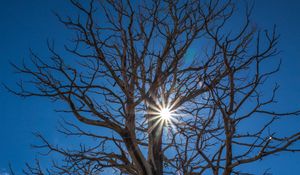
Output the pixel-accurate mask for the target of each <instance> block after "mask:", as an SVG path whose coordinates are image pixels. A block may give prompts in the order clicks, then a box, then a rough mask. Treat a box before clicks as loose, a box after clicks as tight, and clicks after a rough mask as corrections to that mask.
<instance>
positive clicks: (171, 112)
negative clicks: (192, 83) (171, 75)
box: [148, 99, 179, 132]
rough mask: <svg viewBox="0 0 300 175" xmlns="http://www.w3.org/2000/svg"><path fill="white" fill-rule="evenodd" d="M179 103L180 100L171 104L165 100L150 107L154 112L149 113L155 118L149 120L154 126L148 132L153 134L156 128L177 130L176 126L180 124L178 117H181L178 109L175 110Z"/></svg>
mask: <svg viewBox="0 0 300 175" xmlns="http://www.w3.org/2000/svg"><path fill="white" fill-rule="evenodd" d="M177 102H178V100H175V101H173V102H172V103H170V102H166V101H165V100H164V99H163V100H162V101H160V102H159V103H157V104H156V105H150V108H151V109H152V110H151V111H150V112H149V111H148V113H149V114H151V115H153V116H152V117H151V118H149V119H148V120H149V121H153V122H154V124H153V125H152V127H150V128H149V130H148V132H152V130H153V129H155V128H164V127H170V128H172V129H175V125H176V123H178V119H177V117H178V116H179V114H178V108H177V109H176V108H175V106H176V104H177Z"/></svg>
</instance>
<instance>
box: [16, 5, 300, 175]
mask: <svg viewBox="0 0 300 175" xmlns="http://www.w3.org/2000/svg"><path fill="white" fill-rule="evenodd" d="M70 2H71V4H72V5H73V6H74V7H75V8H76V9H77V10H78V11H79V14H80V15H79V16H76V17H61V16H60V15H57V17H58V19H59V20H60V22H62V23H63V24H64V25H65V26H66V27H67V28H68V29H70V30H72V31H74V33H75V35H74V38H73V42H72V44H70V45H68V46H66V47H65V49H66V51H67V52H68V53H70V54H69V56H68V57H66V56H62V55H60V54H59V53H57V52H56V51H55V49H54V47H53V45H52V44H51V43H49V44H48V47H49V51H50V52H51V55H52V56H51V57H50V58H46V59H45V58H41V57H39V56H38V55H36V54H34V53H32V63H33V64H27V63H24V64H23V65H21V66H15V68H16V69H17V70H18V71H19V72H21V73H23V75H28V77H29V78H30V81H28V82H26V83H22V82H21V83H19V86H20V90H11V91H12V92H14V93H16V94H17V95H19V96H22V97H30V96H41V97H46V98H49V99H52V100H54V101H59V102H61V103H63V104H64V105H65V108H64V109H61V110H60V112H64V113H71V114H72V116H74V118H75V119H77V121H79V122H74V121H73V122H72V120H68V121H65V122H64V124H63V125H62V126H61V127H60V129H59V131H60V132H61V133H63V134H66V135H68V136H84V137H89V138H94V142H95V143H96V146H94V145H88V144H84V143H82V144H81V145H80V148H79V149H75V148H69V149H66V148H61V147H59V146H58V145H53V144H51V143H49V142H48V141H47V140H46V139H45V138H44V137H42V136H41V135H37V136H38V137H39V138H40V139H41V140H42V143H43V144H42V145H39V146H37V147H39V148H47V149H48V150H49V152H48V153H53V152H55V153H58V154H60V155H62V157H63V160H61V161H59V162H54V163H53V165H52V166H51V167H50V168H49V169H47V170H46V171H44V172H43V169H42V168H41V166H40V164H39V161H38V160H37V164H36V166H31V165H27V167H28V168H27V170H26V171H24V172H25V173H26V174H39V175H42V174H65V175H67V174H72V175H74V174H91V175H92V174H100V173H101V172H102V171H105V170H107V169H109V170H114V171H115V173H116V174H139V175H142V174H143V175H159V174H186V175H188V174H203V173H211V174H214V175H217V174H223V175H228V174H242V173H244V172H242V169H241V168H239V166H240V165H242V164H247V163H252V162H255V161H257V160H261V159H263V158H264V157H266V156H269V155H273V154H275V153H278V152H286V151H299V149H298V148H296V147H295V146H293V144H294V143H295V142H298V140H299V139H300V132H298V133H292V134H291V135H284V136H281V137H280V136H279V135H278V134H276V133H275V131H273V130H272V124H273V123H274V122H275V121H278V120H279V119H281V118H283V117H287V116H294V115H298V114H299V111H295V112H284V113H279V112H276V111H273V109H272V108H271V107H272V104H273V103H274V102H275V95H276V91H277V89H278V86H277V85H275V87H274V88H273V90H272V91H270V90H267V89H266V88H265V87H266V86H265V85H266V84H265V81H266V80H267V78H268V77H270V76H271V75H272V74H274V73H276V72H277V71H278V70H279V66H280V62H278V61H276V57H274V56H276V55H277V54H278V52H277V49H276V46H277V42H278V35H277V34H276V30H275V27H274V29H273V30H271V31H260V30H258V29H257V28H256V27H255V25H254V24H252V23H251V22H250V13H251V9H252V8H249V6H247V5H246V6H245V14H244V17H243V19H244V20H243V22H244V24H241V25H240V26H238V25H237V23H236V22H233V21H234V20H235V19H236V15H239V16H240V13H239V12H238V11H237V4H236V3H237V2H234V1H230V0H228V1H218V0H204V1H199V0H189V1H181V0H149V1H148V0H147V1H146V0H144V1H129V0H116V1H113V0H99V1H97V0H94V1H93V0H91V1H90V2H89V3H87V2H80V1H77V0H71V1H70ZM239 6H240V5H239ZM232 24H234V26H233V25H232ZM191 47H194V48H197V50H196V51H197V54H196V55H195V56H194V57H193V62H192V64H187V62H186V61H185V59H186V57H187V56H186V55H187V52H189V51H190V49H191ZM267 62H269V63H272V65H274V64H277V63H278V66H275V68H274V69H273V70H270V69H269V66H267V67H268V69H265V67H266V65H267ZM268 89H269V88H268ZM264 90H267V91H264ZM258 118H259V121H260V122H259V123H257V122H256V121H257V119H258ZM262 118H263V119H264V120H263V121H265V123H261V122H262ZM78 123H79V124H78ZM80 123H83V124H85V126H84V127H83V126H82V125H81V124H80ZM254 123H255V124H256V125H257V126H256V127H252V126H253V124H254ZM87 126H91V127H92V126H93V128H94V127H96V128H101V129H102V130H103V132H92V131H93V130H90V131H87V130H86V129H87V128H88V127H87ZM245 173H246V172H245Z"/></svg>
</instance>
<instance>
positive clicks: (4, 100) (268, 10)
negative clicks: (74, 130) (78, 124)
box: [0, 0, 300, 175]
mask: <svg viewBox="0 0 300 175" xmlns="http://www.w3.org/2000/svg"><path fill="white" fill-rule="evenodd" d="M68 7H69V6H68V3H67V2H66V1H62V0H26V1H24V0H0V21H1V25H0V41H1V44H0V53H1V54H0V82H4V83H6V84H8V85H11V86H13V84H14V82H15V81H17V80H18V79H19V78H20V76H21V75H18V74H14V73H13V69H12V67H11V66H10V65H9V62H14V63H20V62H21V61H22V59H26V58H28V55H29V48H32V49H33V50H34V51H36V52H38V53H39V54H40V55H47V54H48V53H47V49H46V40H47V39H53V40H55V43H57V48H59V47H61V46H62V45H63V43H64V42H65V41H66V40H67V39H69V38H70V33H68V31H66V30H65V28H64V26H63V25H61V24H60V23H58V22H57V20H56V18H55V17H54V15H53V13H52V10H55V11H57V12H61V13H62V14H68V13H72V10H70V9H69V8H68ZM299 11H300V1H297V0H257V1H256V3H255V9H254V11H253V16H252V19H253V21H255V22H256V23H257V25H258V27H259V28H271V27H272V26H273V24H277V26H278V32H279V33H280V35H281V38H280V43H279V49H280V50H281V51H282V53H281V54H280V56H279V57H281V58H282V59H283V64H282V69H281V71H280V73H279V74H278V75H276V77H275V80H276V81H277V82H279V84H280V85H281V88H280V94H279V98H280V99H281V102H280V103H279V104H278V107H279V108H281V109H291V110H292V109H295V108H297V107H300V105H299V104H300V103H299V102H300V99H299V96H300V82H299V80H300V78H299V75H300V69H299V67H300V52H299V51H300V42H299V41H300V32H299V31H300V20H299V17H300V16H299ZM54 107H55V104H52V103H50V102H49V101H47V100H46V99H42V98H29V99H22V98H20V97H16V96H14V95H12V94H9V93H8V92H7V91H6V90H4V89H3V88H1V89H0V111H1V113H0V121H1V122H0V138H1V141H0V172H1V171H2V169H7V165H8V162H11V163H12V164H13V167H14V168H15V169H16V170H17V172H18V171H19V170H20V169H21V168H23V167H24V163H25V162H27V161H29V162H31V161H32V160H34V158H35V157H36V156H37V155H36V151H35V150H33V149H31V148H30V144H32V143H35V142H36V139H35V138H34V136H33V135H32V132H35V131H40V132H41V133H44V134H45V135H46V137H47V138H49V140H50V141H52V142H54V143H58V142H61V141H62V139H61V138H60V137H59V136H58V135H57V133H56V132H55V127H57V120H58V119H59V117H60V116H59V114H57V113H54V112H53V110H52V109H53V108H54ZM278 128H279V129H283V130H285V131H286V132H290V131H295V130H297V129H298V130H299V129H300V120H299V119H288V120H287V121H285V122H283V123H282V124H281V125H280V126H278ZM299 162H300V154H290V153H289V154H279V155H276V156H273V157H270V158H267V159H266V161H264V162H261V163H258V164H257V167H258V169H260V168H265V169H267V168H272V169H271V170H272V173H273V174H275V175H280V174H290V175H293V174H295V175H296V174H299V173H298V172H300V167H299V166H297V165H298V164H299ZM245 168H246V169H247V168H248V169H251V168H253V167H250V166H248V167H247V166H245ZM0 174H1V173H0Z"/></svg>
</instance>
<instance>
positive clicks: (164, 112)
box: [159, 108, 172, 120]
mask: <svg viewBox="0 0 300 175" xmlns="http://www.w3.org/2000/svg"><path fill="white" fill-rule="evenodd" d="M159 115H160V117H161V118H162V119H163V120H170V119H171V117H172V113H171V111H170V109H169V108H163V109H161V110H160V114H159Z"/></svg>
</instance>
